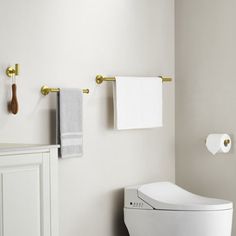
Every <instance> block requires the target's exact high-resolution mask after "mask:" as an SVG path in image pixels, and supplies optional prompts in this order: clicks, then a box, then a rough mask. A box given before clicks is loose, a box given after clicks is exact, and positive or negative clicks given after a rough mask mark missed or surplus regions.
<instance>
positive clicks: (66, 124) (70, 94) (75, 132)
mask: <svg viewBox="0 0 236 236" xmlns="http://www.w3.org/2000/svg"><path fill="white" fill-rule="evenodd" d="M82 106H83V93H82V91H81V90H80V89H61V90H60V92H59V93H58V111H57V122H58V124H57V129H58V130H57V137H58V143H59V144H60V145H61V147H60V150H59V154H60V157H61V158H69V157H80V156H82V154H83V132H82V120H83V119H82V118H83V109H82V108H83V107H82Z"/></svg>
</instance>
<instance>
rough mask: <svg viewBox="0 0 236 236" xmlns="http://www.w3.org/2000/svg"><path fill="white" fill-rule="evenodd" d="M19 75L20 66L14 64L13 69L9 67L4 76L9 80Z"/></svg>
mask: <svg viewBox="0 0 236 236" xmlns="http://www.w3.org/2000/svg"><path fill="white" fill-rule="evenodd" d="M19 74H20V65H19V64H15V67H13V66H9V67H7V69H6V75H7V76H8V77H10V78H12V77H13V76H18V75H19Z"/></svg>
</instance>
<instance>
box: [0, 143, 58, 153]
mask: <svg viewBox="0 0 236 236" xmlns="http://www.w3.org/2000/svg"><path fill="white" fill-rule="evenodd" d="M59 147H60V145H56V144H54V145H49V144H22V143H0V155H1V154H2V153H6V152H8V153H10V152H14V153H15V152H18V151H20V152H23V151H27V152H28V151H32V152H34V151H41V152H44V151H49V150H50V149H53V148H59Z"/></svg>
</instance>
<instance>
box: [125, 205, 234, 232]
mask: <svg viewBox="0 0 236 236" xmlns="http://www.w3.org/2000/svg"><path fill="white" fill-rule="evenodd" d="M232 213H233V211H232V209H230V210H223V211H163V210H138V209H126V208H125V209H124V221H125V224H126V227H127V228H128V231H129V234H130V236H146V235H148V236H163V235H165V236H173V235H174V236H190V235H191V236H203V235H204V236H231V229H232Z"/></svg>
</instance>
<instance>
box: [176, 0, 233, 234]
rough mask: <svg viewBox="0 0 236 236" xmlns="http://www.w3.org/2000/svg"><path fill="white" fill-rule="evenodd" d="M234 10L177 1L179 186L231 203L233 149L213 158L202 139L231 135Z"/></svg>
mask: <svg viewBox="0 0 236 236" xmlns="http://www.w3.org/2000/svg"><path fill="white" fill-rule="evenodd" d="M235 9H236V2H235V1H233V0H217V1H215V0H207V1H206V0H198V1H195V0H177V1H176V176H177V183H178V184H180V185H181V186H183V187H186V188H187V189H189V190H191V191H193V192H196V193H200V194H204V195H206V196H212V197H217V198H225V199H229V200H232V201H234V203H236V189H235V184H236V158H235V147H234V148H233V150H232V151H231V152H230V153H229V154H227V155H221V154H220V155H217V156H215V157H214V156H212V155H211V154H210V153H209V152H208V151H207V150H206V147H205V138H206V136H207V135H208V134H210V133H218V132H219V133H229V134H230V135H232V137H233V138H234V136H235V126H236V125H235V121H236V93H235V88H236V80H235V70H236V69H235V62H236V46H235V45H236V44H235V42H236V28H235V21H236V16H235ZM233 145H235V142H234V143H233ZM235 234H236V217H235V220H234V231H233V234H232V235H235Z"/></svg>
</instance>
